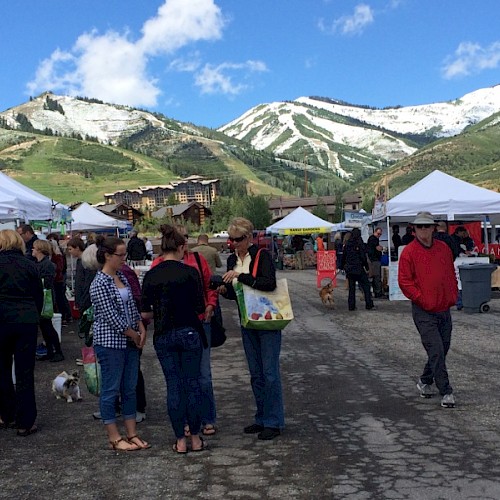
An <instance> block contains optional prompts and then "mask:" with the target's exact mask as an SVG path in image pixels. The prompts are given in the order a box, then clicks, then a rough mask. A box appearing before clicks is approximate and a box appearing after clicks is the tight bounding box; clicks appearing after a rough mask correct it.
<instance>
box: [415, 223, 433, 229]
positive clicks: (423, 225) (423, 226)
mask: <svg viewBox="0 0 500 500" xmlns="http://www.w3.org/2000/svg"><path fill="white" fill-rule="evenodd" d="M432 226H433V224H415V227H416V228H418V229H429V228H430V227H432Z"/></svg>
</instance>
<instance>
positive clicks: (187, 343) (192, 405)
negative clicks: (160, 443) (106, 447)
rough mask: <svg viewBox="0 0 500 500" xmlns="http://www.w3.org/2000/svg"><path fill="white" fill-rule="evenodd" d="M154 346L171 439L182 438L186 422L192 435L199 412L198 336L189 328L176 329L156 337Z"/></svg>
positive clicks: (198, 427) (199, 421)
mask: <svg viewBox="0 0 500 500" xmlns="http://www.w3.org/2000/svg"><path fill="white" fill-rule="evenodd" d="M154 344H155V350H156V355H157V356H158V360H159V361H160V365H161V368H162V370H163V374H164V376H165V380H166V382H167V411H168V416H169V417H170V422H171V423H172V428H173V430H174V433H175V437H176V438H177V439H180V438H182V437H183V436H184V425H185V424H186V422H187V424H188V425H189V430H190V432H191V434H193V435H196V434H198V433H199V432H200V426H201V410H202V397H201V384H200V379H201V371H200V365H201V356H202V350H203V346H202V344H201V339H200V335H199V333H198V332H196V331H195V330H194V331H193V329H192V328H183V329H176V330H172V331H169V332H167V333H166V334H165V335H160V336H158V337H156V338H155V341H154Z"/></svg>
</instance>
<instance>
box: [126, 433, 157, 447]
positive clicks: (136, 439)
mask: <svg viewBox="0 0 500 500" xmlns="http://www.w3.org/2000/svg"><path fill="white" fill-rule="evenodd" d="M134 440H135V441H134ZM127 441H128V442H129V443H130V444H134V445H136V446H138V447H139V448H140V449H141V450H147V449H148V448H151V445H150V444H149V443H147V442H146V441H144V439H141V438H140V437H139V436H138V435H137V434H136V435H135V436H131V437H128V436H127ZM137 441H139V442H137Z"/></svg>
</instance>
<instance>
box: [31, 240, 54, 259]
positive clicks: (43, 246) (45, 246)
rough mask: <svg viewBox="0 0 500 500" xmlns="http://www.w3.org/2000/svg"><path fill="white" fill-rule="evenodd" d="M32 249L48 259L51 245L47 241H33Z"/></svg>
mask: <svg viewBox="0 0 500 500" xmlns="http://www.w3.org/2000/svg"><path fill="white" fill-rule="evenodd" d="M33 248H36V249H37V250H38V251H40V252H42V253H43V254H44V255H47V256H48V257H50V256H51V255H52V245H51V244H50V242H49V241H47V240H35V242H34V243H33Z"/></svg>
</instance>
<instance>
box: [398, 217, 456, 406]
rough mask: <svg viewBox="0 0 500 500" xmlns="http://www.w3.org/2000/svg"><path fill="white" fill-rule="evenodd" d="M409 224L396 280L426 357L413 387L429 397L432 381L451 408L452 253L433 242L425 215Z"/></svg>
mask: <svg viewBox="0 0 500 500" xmlns="http://www.w3.org/2000/svg"><path fill="white" fill-rule="evenodd" d="M413 224H414V225H415V236H416V238H415V239H414V240H413V241H412V242H411V243H410V244H409V245H407V246H406V247H405V248H404V250H403V252H402V253H401V257H400V259H399V275H398V281H399V286H400V288H401V291H402V292H403V293H404V295H405V296H406V297H408V298H409V299H410V300H411V301H412V315H413V321H414V323H415V326H416V327H417V330H418V332H419V333H420V337H421V339H422V344H423V346H424V348H425V350H426V351H427V356H428V359H427V363H426V365H425V368H424V371H423V374H422V376H421V377H420V379H419V381H418V382H417V387H418V390H419V391H420V395H421V396H422V397H423V398H430V397H432V396H433V395H434V392H433V391H432V389H431V385H432V384H433V382H435V383H436V386H437V388H438V389H439V392H440V394H441V396H442V399H441V406H443V407H444V408H453V407H454V406H455V398H454V396H453V394H452V393H453V389H452V387H451V385H450V382H449V380H448V372H447V371H446V354H447V353H448V350H449V348H450V343H451V330H452V322H451V314H450V307H451V306H453V305H455V302H456V300H457V293H458V288H457V280H456V277H455V268H454V266H453V254H452V251H451V250H450V248H449V247H448V245H446V243H443V242H442V241H438V240H435V239H433V237H432V233H433V231H434V227H435V225H436V224H435V222H434V219H433V217H432V215H431V214H430V213H429V212H419V213H418V214H417V217H416V219H415V220H414V221H413Z"/></svg>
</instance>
